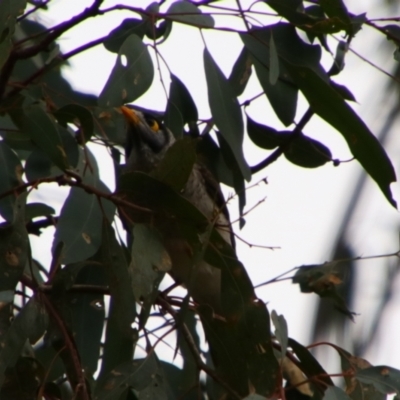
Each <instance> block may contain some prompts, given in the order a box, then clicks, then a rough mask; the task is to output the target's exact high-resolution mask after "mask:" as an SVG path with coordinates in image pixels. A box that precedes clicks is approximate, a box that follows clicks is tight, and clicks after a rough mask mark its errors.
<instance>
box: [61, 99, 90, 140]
mask: <svg viewBox="0 0 400 400" xmlns="http://www.w3.org/2000/svg"><path fill="white" fill-rule="evenodd" d="M54 115H55V117H56V118H57V120H58V121H59V122H61V123H63V124H64V125H66V124H67V123H69V122H73V123H74V124H77V125H78V126H79V133H80V136H81V137H80V138H79V142H80V143H85V142H87V141H88V140H89V139H90V138H91V137H92V135H93V117H92V114H91V112H90V111H89V110H88V109H87V108H85V107H82V106H80V105H78V104H68V105H66V106H64V107H61V108H60V109H59V110H57V111H56V112H55V113H54Z"/></svg>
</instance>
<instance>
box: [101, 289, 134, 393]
mask: <svg viewBox="0 0 400 400" xmlns="http://www.w3.org/2000/svg"><path fill="white" fill-rule="evenodd" d="M132 306H133V304H132ZM116 307H117V306H116V305H115V300H114V297H111V300H110V309H109V314H108V318H107V327H106V333H105V343H104V346H103V357H102V363H101V370H100V374H99V378H98V380H97V387H100V386H102V385H103V384H104V382H105V381H106V380H107V379H108V378H109V374H111V373H112V371H113V370H114V369H115V368H116V367H117V366H119V365H121V364H123V363H130V362H132V359H133V353H134V348H135V344H136V342H137V341H138V333H137V330H132V332H131V334H130V335H127V334H126V330H125V329H124V328H123V326H121V315H120V310H118V309H117V308H116Z"/></svg>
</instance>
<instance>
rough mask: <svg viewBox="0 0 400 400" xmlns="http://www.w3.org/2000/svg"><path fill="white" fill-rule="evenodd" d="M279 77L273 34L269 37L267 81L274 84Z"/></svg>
mask: <svg viewBox="0 0 400 400" xmlns="http://www.w3.org/2000/svg"><path fill="white" fill-rule="evenodd" d="M278 78H279V59H278V53H277V51H276V46H275V41H274V36H273V35H272V34H271V36H270V38H269V83H270V84H271V85H275V84H276V82H277V81H278Z"/></svg>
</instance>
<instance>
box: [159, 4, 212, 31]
mask: <svg viewBox="0 0 400 400" xmlns="http://www.w3.org/2000/svg"><path fill="white" fill-rule="evenodd" d="M166 14H167V15H168V19H170V20H172V21H177V22H182V23H184V24H187V25H193V26H197V27H199V28H213V27H214V19H213V17H211V15H203V14H202V13H201V10H200V9H199V8H198V7H197V6H195V5H194V4H193V3H190V2H189V1H186V0H178V1H175V2H174V3H172V4H171V6H170V7H169V9H168V11H167V12H166Z"/></svg>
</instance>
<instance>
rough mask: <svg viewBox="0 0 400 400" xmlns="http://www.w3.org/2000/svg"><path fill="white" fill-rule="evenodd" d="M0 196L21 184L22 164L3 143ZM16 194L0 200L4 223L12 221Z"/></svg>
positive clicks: (1, 146)
mask: <svg viewBox="0 0 400 400" xmlns="http://www.w3.org/2000/svg"><path fill="white" fill-rule="evenodd" d="M0 165H1V168H0V195H2V194H3V193H5V192H8V191H10V190H12V189H13V188H15V187H17V186H19V185H20V184H21V183H22V174H23V169H22V164H21V161H20V160H19V158H18V156H17V155H16V154H15V153H14V151H13V150H11V149H10V148H9V147H8V146H7V144H5V143H4V142H3V141H1V142H0ZM15 200H16V194H15V193H10V194H9V195H8V196H5V197H2V198H0V215H1V216H2V217H3V218H4V219H5V220H6V221H12V219H13V213H14V211H13V209H14V204H15Z"/></svg>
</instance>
